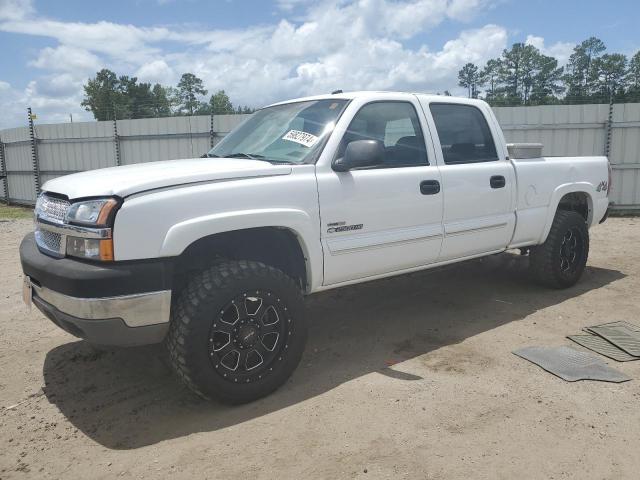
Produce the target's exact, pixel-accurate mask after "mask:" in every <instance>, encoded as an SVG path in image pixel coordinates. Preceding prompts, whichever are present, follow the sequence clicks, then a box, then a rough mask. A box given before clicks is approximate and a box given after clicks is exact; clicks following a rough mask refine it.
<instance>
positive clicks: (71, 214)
mask: <svg viewBox="0 0 640 480" xmlns="http://www.w3.org/2000/svg"><path fill="white" fill-rule="evenodd" d="M117 205H118V202H117V201H116V200H115V199H113V198H104V199H100V200H87V201H86V202H77V203H73V204H71V207H69V211H68V212H67V221H68V222H69V223H71V224H74V225H88V226H89V225H90V226H107V224H108V223H109V220H110V219H111V213H112V212H113V211H114V209H115V207H116V206H117Z"/></svg>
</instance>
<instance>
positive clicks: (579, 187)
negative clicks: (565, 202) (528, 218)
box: [538, 182, 596, 243]
mask: <svg viewBox="0 0 640 480" xmlns="http://www.w3.org/2000/svg"><path fill="white" fill-rule="evenodd" d="M568 193H585V194H586V195H587V202H588V203H589V216H588V219H587V224H588V225H589V226H591V223H592V221H593V198H594V196H595V194H596V189H595V187H594V186H593V185H592V184H591V183H589V182H572V183H565V184H563V185H560V186H559V187H557V188H556V189H555V190H554V191H553V193H552V194H551V199H550V200H549V206H548V207H547V216H546V220H545V226H544V230H543V231H542V236H541V237H540V239H539V242H538V243H544V242H545V240H546V239H547V236H548V235H549V231H550V230H551V225H552V224H553V219H554V218H555V216H556V211H557V210H558V205H559V204H560V200H562V197H564V196H565V195H567V194H568Z"/></svg>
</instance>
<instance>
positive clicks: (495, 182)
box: [489, 175, 507, 188]
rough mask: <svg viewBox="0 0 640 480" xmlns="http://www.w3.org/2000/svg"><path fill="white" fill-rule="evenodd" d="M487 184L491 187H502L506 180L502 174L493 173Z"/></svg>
mask: <svg viewBox="0 0 640 480" xmlns="http://www.w3.org/2000/svg"><path fill="white" fill-rule="evenodd" d="M489 184H490V185H491V188H503V187H504V186H505V185H506V184H507V181H506V180H505V179H504V177H503V176H502V175H494V176H493V177H491V180H489Z"/></svg>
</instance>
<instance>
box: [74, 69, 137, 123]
mask: <svg viewBox="0 0 640 480" xmlns="http://www.w3.org/2000/svg"><path fill="white" fill-rule="evenodd" d="M83 88H84V99H83V100H82V103H81V105H82V106H83V107H85V109H86V110H87V111H90V112H92V113H93V116H94V117H95V119H96V120H113V118H114V113H115V111H116V110H117V109H122V108H124V104H125V103H126V98H124V96H123V94H122V91H121V90H120V81H119V79H118V77H117V76H116V74H115V73H113V72H112V71H111V70H108V69H106V68H103V69H102V70H100V71H99V72H98V73H97V74H96V76H95V78H90V79H89V81H88V82H87V84H86V85H84V87H83Z"/></svg>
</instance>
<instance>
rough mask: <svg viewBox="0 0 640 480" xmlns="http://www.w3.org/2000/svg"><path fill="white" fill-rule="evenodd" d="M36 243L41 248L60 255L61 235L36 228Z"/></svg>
mask: <svg viewBox="0 0 640 480" xmlns="http://www.w3.org/2000/svg"><path fill="white" fill-rule="evenodd" d="M36 243H37V244H38V246H39V247H40V248H42V249H43V250H47V251H49V252H51V253H55V254H56V255H62V254H63V253H64V252H62V251H61V250H62V235H60V234H59V233H55V232H50V231H48V230H40V229H39V228H38V229H36Z"/></svg>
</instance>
